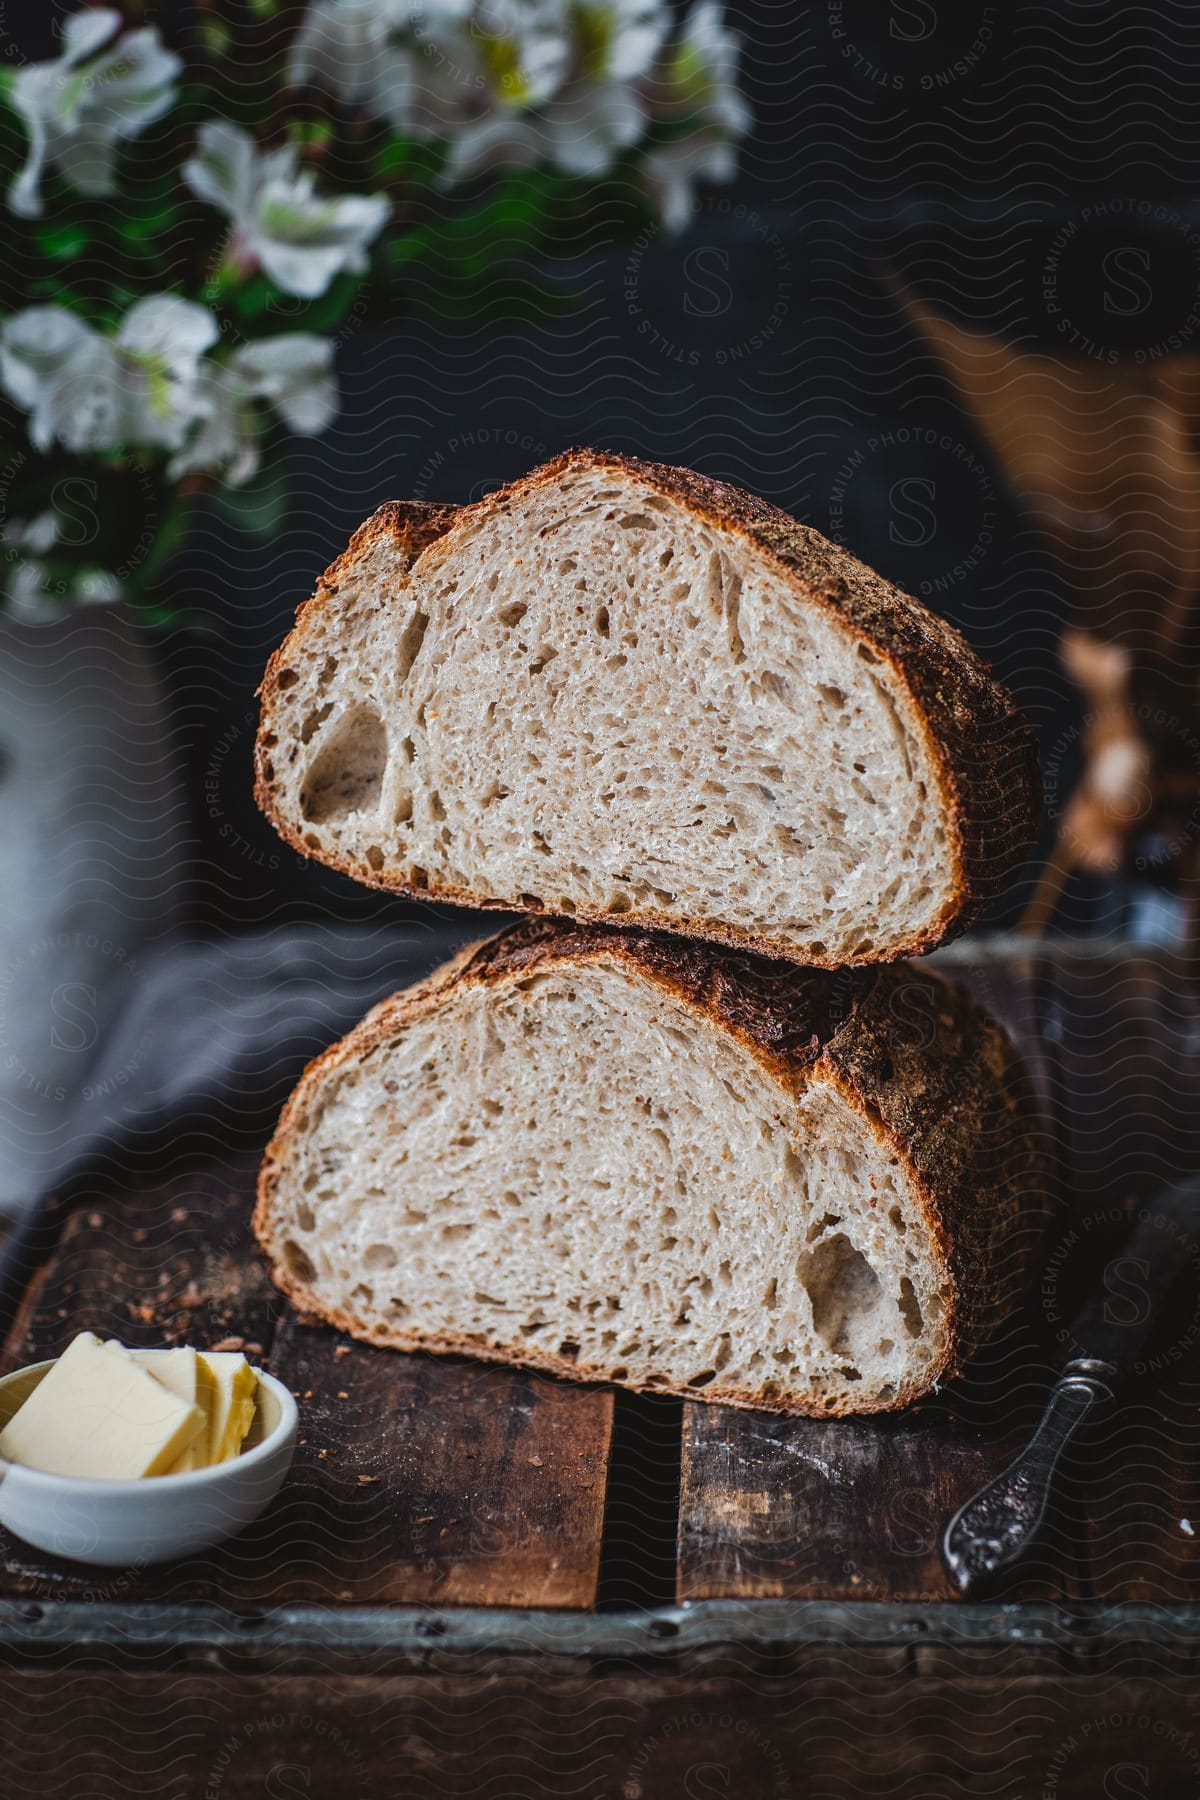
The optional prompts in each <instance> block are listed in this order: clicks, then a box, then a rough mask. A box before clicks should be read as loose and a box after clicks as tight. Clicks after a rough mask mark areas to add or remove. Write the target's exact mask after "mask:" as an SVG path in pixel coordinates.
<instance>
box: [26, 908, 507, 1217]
mask: <svg viewBox="0 0 1200 1800" xmlns="http://www.w3.org/2000/svg"><path fill="white" fill-rule="evenodd" d="M480 935H482V934H481V932H480V930H479V921H478V919H477V918H475V917H474V916H473V915H470V914H467V913H464V914H462V915H461V922H459V920H457V919H456V920H455V921H454V922H453V923H452V924H450V925H446V924H445V923H443V922H442V921H441V920H440V919H436V918H434V917H433V916H432V915H431V916H430V917H429V918H428V919H418V920H414V921H410V922H408V923H406V924H400V925H391V926H387V927H381V926H363V927H327V926H290V927H286V928H281V929H279V930H275V931H270V932H263V933H257V934H253V935H249V936H245V937H238V938H229V939H223V940H212V941H206V942H197V941H175V942H169V941H168V942H166V943H164V944H163V945H162V946H161V947H160V948H159V949H157V950H155V951H153V952H151V953H149V954H148V955H147V956H146V957H144V958H143V959H142V961H141V963H140V965H139V966H138V968H137V969H136V970H135V971H133V972H131V973H130V975H129V977H128V979H127V981H126V982H125V983H124V985H123V986H122V985H117V986H116V987H114V989H113V990H111V991H110V994H109V1008H110V1010H109V1013H108V1015H107V1016H106V1017H105V1019H104V1020H103V1021H102V1029H101V1031H100V1035H99V1038H98V1042H97V1045H96V1049H95V1053H94V1055H93V1057H92V1058H91V1059H90V1060H89V1062H88V1064H87V1067H86V1070H85V1071H84V1075H83V1078H82V1079H81V1080H80V1082H79V1083H78V1085H77V1091H76V1094H75V1095H74V1097H73V1099H72V1101H71V1103H70V1104H69V1105H67V1106H65V1107H64V1108H63V1109H62V1112H61V1116H60V1117H57V1118H54V1119H53V1120H51V1121H50V1122H48V1121H47V1116H46V1112H45V1107H44V1104H43V1103H42V1101H41V1100H38V1101H37V1102H36V1103H35V1102H34V1101H33V1100H32V1099H31V1102H30V1105H29V1106H28V1107H27V1108H25V1109H24V1110H23V1109H22V1106H21V1103H20V1099H19V1097H18V1099H17V1100H16V1101H12V1100H7V1099H6V1100H5V1102H4V1106H3V1110H4V1112H5V1113H6V1114H7V1115H8V1116H7V1118H6V1119H5V1121H4V1128H5V1129H6V1130H15V1131H16V1132H18V1133H19V1132H21V1131H22V1130H26V1131H28V1130H31V1129H33V1130H37V1131H38V1132H39V1133H40V1134H41V1136H42V1139H43V1143H42V1148H43V1150H45V1151H47V1152H48V1154H47V1155H45V1156H44V1158H43V1161H44V1162H45V1165H46V1166H47V1167H48V1168H49V1169H50V1171H51V1173H50V1177H49V1180H48V1183H47V1191H55V1190H61V1188H62V1187H63V1186H64V1185H65V1184H68V1183H70V1182H71V1181H73V1180H74V1179H76V1178H77V1177H78V1176H79V1175H80V1174H81V1172H83V1171H85V1170H86V1169H87V1168H88V1167H89V1165H91V1164H93V1163H95V1162H97V1161H99V1160H106V1161H107V1160H111V1159H112V1158H114V1157H116V1158H119V1157H121V1156H122V1155H123V1154H125V1153H137V1152H145V1151H148V1150H151V1149H153V1148H154V1146H155V1145H157V1144H158V1143H159V1142H160V1140H162V1139H163V1138H164V1137H166V1138H173V1137H177V1136H179V1137H182V1136H184V1135H196V1134H198V1135H199V1136H201V1137H207V1138H210V1139H212V1140H213V1149H214V1154H217V1155H225V1156H228V1155H230V1154H236V1153H237V1152H239V1151H251V1150H253V1149H255V1148H256V1147H257V1146H258V1145H259V1144H261V1142H262V1141H263V1139H264V1137H265V1136H266V1134H267V1132H268V1131H269V1129H270V1126H271V1124H272V1122H273V1119H274V1117H275V1115H276V1114H277V1112H278V1110H279V1107H280V1106H281V1104H282V1102H283V1100H284V1099H285V1098H286V1096H287V1094H288V1092H289V1090H290V1089H291V1087H292V1085H293V1084H294V1082H295V1081H296V1078H297V1077H298V1075H299V1074H300V1071H301V1070H302V1069H303V1067H304V1065H305V1063H306V1062H308V1061H309V1060H310V1059H311V1058H312V1057H314V1056H316V1055H317V1054H318V1053H319V1052H320V1051H321V1050H323V1049H324V1048H325V1047H326V1045H328V1044H329V1043H331V1042H332V1041H333V1040H334V1039H335V1038H337V1037H339V1036H341V1034H342V1033H343V1032H345V1031H347V1030H348V1029H349V1027H350V1026H351V1025H353V1024H355V1023H356V1022H357V1020H359V1019H360V1018H361V1017H362V1015H363V1014H364V1013H365V1012H366V1011H367V1010H368V1008H369V1007H371V1006H373V1005H374V1004H375V1002H376V1001H378V1000H381V999H383V998H384V997H385V996H386V995H388V994H390V993H393V992H395V990H396V989H397V988H401V987H405V986H407V984H408V983H409V982H411V981H415V980H417V979H418V978H419V977H420V976H422V975H424V974H426V973H428V971H429V970H430V969H432V968H434V967H436V965H437V964H438V963H439V962H441V961H443V960H444V959H445V958H446V957H447V956H449V955H451V954H452V953H453V951H454V950H455V949H456V948H457V947H458V946H459V945H460V944H462V943H466V942H469V941H470V939H471V938H473V937H478V936H480ZM47 1133H52V1134H53V1136H52V1141H51V1142H49V1143H47V1142H46V1134H47ZM37 1198H38V1196H37V1195H35V1194H33V1193H30V1194H29V1195H28V1196H27V1197H25V1199H26V1204H32V1203H33V1202H34V1201H35V1200H36V1199H37Z"/></svg>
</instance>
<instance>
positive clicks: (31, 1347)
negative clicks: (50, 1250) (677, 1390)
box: [0, 1165, 612, 1607]
mask: <svg viewBox="0 0 1200 1800" xmlns="http://www.w3.org/2000/svg"><path fill="white" fill-rule="evenodd" d="M252 1176H253V1170H252V1168H251V1167H250V1166H249V1165H242V1166H241V1167H239V1168H238V1169H236V1170H234V1171H232V1172H230V1171H224V1170H214V1169H211V1168H210V1169H206V1170H202V1171H200V1172H198V1173H195V1174H192V1175H183V1174H181V1175H179V1176H177V1177H176V1178H174V1179H173V1180H172V1181H171V1182H170V1183H169V1184H168V1185H167V1187H166V1188H165V1189H164V1190H162V1191H157V1190H150V1191H146V1192H143V1193H138V1194H126V1195H122V1196H121V1197H119V1198H117V1199H111V1198H107V1199H106V1198H99V1197H98V1198H97V1200H96V1202H95V1204H94V1205H87V1204H85V1205H84V1206H83V1208H82V1209H81V1210H80V1211H79V1212H78V1213H76V1214H75V1215H74V1216H73V1217H72V1219H71V1220H70V1222H69V1224H68V1226H67V1229H66V1231H65V1233H64V1235H63V1238H62V1240H61V1243H60V1245H59V1247H58V1250H57V1252H56V1253H55V1255H54V1257H53V1259H52V1261H51V1263H50V1264H49V1266H48V1267H47V1268H46V1269H45V1270H44V1271H43V1272H42V1275H41V1278H40V1280H39V1281H38V1283H37V1284H36V1292H35V1294H34V1295H33V1296H32V1298H31V1300H30V1303H29V1304H28V1306H27V1307H26V1308H24V1309H23V1312H22V1317H21V1319H20V1321H19V1323H18V1326H17V1328H16V1330H15V1331H14V1333H13V1334H12V1337H11V1339H10V1342H9V1344H8V1345H7V1346H6V1349H5V1358H6V1364H7V1366H8V1367H16V1366H19V1365H20V1364H22V1363H26V1362H33V1361H37V1360H39V1359H41V1358H43V1357H46V1356H52V1355H56V1354H58V1352H59V1351H61V1350H62V1348H63V1347H64V1346H65V1345H66V1344H67V1343H68V1342H69V1341H70V1339H71V1338H72V1337H73V1336H74V1334H75V1332H76V1331H79V1330H84V1329H89V1330H95V1331H98V1332H101V1333H103V1334H106V1335H112V1336H115V1337H118V1338H120V1339H121V1340H122V1341H124V1342H126V1343H130V1344H141V1345H150V1344H157V1343H163V1342H171V1341H175V1342H184V1341H186V1342H189V1343H194V1344H196V1345H197V1346H198V1347H201V1348H203V1347H206V1346H207V1347H211V1346H213V1345H214V1344H215V1343H218V1342H220V1343H226V1344H229V1345H234V1346H237V1345H241V1346H244V1347H245V1348H246V1349H247V1351H248V1352H249V1353H250V1355H251V1356H252V1357H253V1358H254V1359H255V1360H257V1361H262V1362H264V1363H266V1365H267V1366H268V1367H270V1368H272V1369H273V1370H274V1371H275V1372H276V1373H278V1374H279V1375H280V1377H281V1379H283V1380H285V1381H287V1382H288V1383H289V1385H290V1386H291V1387H292V1388H293V1389H294V1390H295V1392H296V1394H297V1397H298V1399H299V1402H300V1408H301V1419H302V1427H301V1438H302V1442H301V1445H300V1447H299V1450H298V1454H297V1460H296V1463H295V1465H294V1469H293V1473H292V1476H291V1477H290V1478H289V1482H288V1484H287V1486H286V1487H285V1490H284V1492H283V1494H281V1496H280V1498H279V1500H278V1501H277V1502H276V1504H275V1506H274V1507H273V1508H272V1509H271V1510H270V1511H269V1512H268V1514H267V1515H266V1516H265V1517H264V1518H263V1519H262V1520H260V1521H259V1522H258V1524H257V1525H255V1526H253V1527H252V1528H251V1529H250V1530H249V1531H248V1532H244V1533H242V1534H241V1535H240V1536H239V1537H238V1538H236V1539H234V1540H232V1541H230V1542H229V1543H227V1544H226V1545H224V1546H222V1547H220V1548H218V1549H217V1550H215V1551H213V1552H212V1553H211V1554H208V1555H205V1556H201V1557H193V1558H189V1559H188V1560H187V1561H185V1562H181V1563H177V1564H172V1565H167V1566H166V1567H162V1568H143V1567H136V1566H135V1567H132V1568H130V1569H125V1570H116V1571H95V1570H89V1569H86V1568H83V1567H81V1566H80V1565H77V1564H73V1563H69V1562H66V1561H63V1560H59V1559H54V1558H48V1557H45V1556H42V1555H41V1554H39V1553H38V1552H35V1551H32V1550H29V1549H27V1548H26V1547H25V1546H23V1545H21V1544H19V1543H18V1542H17V1541H16V1540H15V1539H11V1538H9V1539H8V1540H7V1541H6V1543H5V1546H4V1558H3V1563H2V1565H0V1594H6V1595H13V1596H15V1595H22V1596H26V1597H37V1598H44V1597H46V1596H47V1595H51V1594H52V1595H54V1596H55V1597H57V1598H60V1599H70V1598H76V1597H79V1596H81V1595H85V1594H88V1595H96V1596H98V1597H104V1596H108V1597H112V1598H120V1599H123V1600H139V1599H144V1600H155V1601H161V1602H172V1603H184V1602H188V1601H196V1600H208V1601H215V1602H218V1603H220V1604H223V1605H228V1606H235V1607H245V1606H248V1605H254V1606H257V1605H268V1604H270V1605H283V1604H288V1603H296V1604H298V1603H301V1602H303V1601H306V1600H308V1601H313V1600H316V1601H319V1602H320V1603H321V1604H326V1605H339V1604H341V1605H360V1604H364V1603H366V1602H372V1603H375V1604H389V1603H392V1604H397V1605H398V1604H421V1603H425V1602H428V1601H437V1602H440V1603H444V1604H466V1603H476V1604H494V1605H511V1606H580V1607H585V1606H590V1605H591V1604H592V1603H593V1602H594V1599H595V1593H596V1581H597V1574H598V1568H599V1561H600V1541H601V1534H602V1527H603V1516H604V1496H605V1483H606V1475H607V1458H608V1449H609V1440H610V1434H611V1426H612V1398H611V1395H609V1394H607V1393H604V1392H601V1391H599V1390H597V1389H583V1388H573V1387H570V1386H568V1385H566V1384H563V1383H557V1382H551V1381H546V1380H538V1379H535V1378H533V1377H531V1376H528V1375H526V1374H523V1373H520V1372H517V1371H510V1370H505V1369H497V1368H485V1367H482V1366H480V1365H475V1364H470V1363H466V1362H463V1361H461V1360H458V1359H445V1358H441V1359H439V1358H431V1357H409V1356H402V1355H400V1354H398V1353H395V1352H390V1351H382V1350H371V1349H369V1348H367V1347H365V1346H362V1345H357V1344H352V1343H351V1342H350V1341H349V1340H348V1339H340V1338H338V1336H337V1335H336V1334H335V1333H333V1332H328V1331H323V1330H313V1329H306V1328H304V1327H301V1326H299V1325H298V1324H297V1323H296V1322H295V1320H294V1319H293V1318H292V1317H291V1315H290V1313H286V1312H285V1309H284V1306H283V1302H282V1301H281V1299H280V1297H279V1295H278V1294H277V1293H276V1292H275V1290H274V1288H272V1287H271V1285H270V1283H269V1281H268V1280H267V1276H266V1272H265V1269H264V1267H263V1264H262V1261H261V1259H260V1257H259V1256H258V1253H257V1251H256V1250H255V1249H254V1248H253V1246H252V1244H251V1242H250V1237H249V1213H250V1205H251V1190H252ZM281 1315H282V1316H283V1323H282V1325H281V1326H280V1328H279V1329H278V1330H276V1319H277V1317H278V1316H281Z"/></svg>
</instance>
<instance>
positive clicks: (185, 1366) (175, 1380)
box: [104, 1344, 214, 1475]
mask: <svg viewBox="0 0 1200 1800" xmlns="http://www.w3.org/2000/svg"><path fill="white" fill-rule="evenodd" d="M104 1347H105V1349H106V1350H116V1351H118V1352H120V1350H121V1346H120V1344H106V1345H105V1346H104ZM129 1354H130V1355H131V1356H132V1357H133V1360H134V1362H135V1363H137V1365H138V1367H139V1368H142V1369H145V1370H146V1371H147V1373H148V1374H150V1375H153V1377H154V1379H155V1381H158V1382H161V1384H162V1386H163V1387H165V1388H166V1389H167V1391H168V1393H172V1394H174V1395H175V1396H176V1398H177V1399H180V1400H186V1401H187V1403H188V1405H189V1406H198V1407H199V1408H200V1410H201V1412H202V1413H203V1414H204V1430H203V1431H202V1432H201V1433H200V1436H199V1437H198V1438H197V1439H196V1441H195V1443H194V1444H190V1445H189V1446H188V1448H187V1449H186V1450H185V1451H184V1452H183V1455H182V1456H181V1457H180V1458H179V1460H178V1461H177V1462H174V1463H172V1464H171V1467H170V1468H169V1469H168V1470H167V1471H166V1473H167V1474H168V1475H185V1474H187V1473H188V1471H189V1470H191V1469H206V1468H207V1467H208V1432H209V1420H210V1418H211V1416H212V1400H213V1395H214V1389H213V1378H212V1375H211V1373H210V1371H209V1368H208V1365H207V1363H205V1362H204V1361H203V1359H202V1358H201V1357H199V1356H198V1355H197V1354H196V1352H195V1351H194V1350H193V1349H191V1348H190V1346H186V1345H185V1346H181V1347H180V1348H179V1349H177V1350H131V1351H130V1352H129Z"/></svg>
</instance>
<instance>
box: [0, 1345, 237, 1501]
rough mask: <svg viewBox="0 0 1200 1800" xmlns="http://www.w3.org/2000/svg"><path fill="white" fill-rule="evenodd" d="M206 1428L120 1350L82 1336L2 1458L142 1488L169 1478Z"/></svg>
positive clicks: (17, 1425) (16, 1420)
mask: <svg viewBox="0 0 1200 1800" xmlns="http://www.w3.org/2000/svg"><path fill="white" fill-rule="evenodd" d="M206 1423H207V1419H206V1415H205V1413H204V1410H203V1408H201V1407H199V1406H196V1405H195V1404H193V1403H192V1402H190V1401H188V1400H186V1399H183V1398H181V1397H180V1395H178V1394H176V1393H172V1392H171V1391H170V1389H169V1388H168V1387H167V1386H166V1385H165V1384H164V1383H162V1382H160V1381H156V1380H155V1379H154V1377H153V1375H151V1374H149V1372H148V1371H147V1370H146V1369H145V1368H142V1367H140V1366H139V1365H138V1363H137V1362H136V1361H135V1359H134V1357H133V1356H132V1355H131V1353H130V1352H129V1351H128V1350H125V1349H123V1348H122V1346H121V1345H120V1344H102V1343H101V1342H100V1339H99V1338H98V1337H96V1336H95V1335H94V1334H93V1333H92V1332H90V1331H83V1332H80V1334H79V1336H78V1337H77V1338H76V1339H75V1340H74V1342H73V1343H71V1344H70V1345H69V1346H68V1348H67V1349H66V1350H65V1351H64V1352H63V1354H62V1355H61V1356H60V1357H59V1359H58V1361H57V1362H56V1363H55V1364H54V1367H53V1368H52V1369H49V1370H47V1372H46V1374H45V1375H44V1376H43V1377H42V1379H41V1381H40V1382H39V1383H38V1385H37V1387H36V1388H35V1389H34V1390H33V1392H32V1394H30V1396H29V1398H28V1399H27V1400H26V1401H25V1403H24V1405H23V1406H21V1407H19V1408H18V1410H17V1411H16V1413H14V1415H13V1417H12V1418H11V1419H10V1420H9V1422H8V1424H7V1425H6V1426H5V1428H4V1430H3V1431H2V1432H0V1456H6V1457H8V1459H9V1460H10V1461H11V1462H18V1463H25V1464H26V1465H27V1466H28V1467H29V1468H32V1469H45V1470H46V1471H47V1472H48V1473H49V1474H51V1475H80V1476H86V1477H90V1478H93V1479H99V1480H107V1481H127V1480H136V1479H137V1478H139V1477H141V1476H144V1475H161V1474H164V1473H165V1472H166V1470H168V1469H169V1468H171V1467H172V1465H173V1464H175V1463H177V1462H178V1460H179V1458H180V1457H181V1456H182V1455H183V1454H184V1452H185V1451H186V1450H188V1449H189V1448H190V1447H191V1445H192V1444H193V1443H195V1442H196V1440H197V1439H198V1438H199V1437H200V1435H201V1433H202V1432H203V1431H204V1429H205V1425H206Z"/></svg>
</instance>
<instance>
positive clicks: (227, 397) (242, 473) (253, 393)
mask: <svg viewBox="0 0 1200 1800" xmlns="http://www.w3.org/2000/svg"><path fill="white" fill-rule="evenodd" d="M261 400H265V401H267V403H268V404H269V405H270V406H273V407H274V409H275V411H276V412H277V413H278V414H279V416H280V418H281V419H282V420H283V422H284V424H285V425H287V426H288V427H289V428H290V429H291V430H292V431H295V432H298V433H299V434H300V435H301V436H304V437H314V436H316V435H317V434H318V433H319V432H322V431H324V429H325V427H326V426H327V425H328V424H329V423H330V421H331V420H332V419H333V417H334V414H335V413H336V412H337V407H338V391H337V383H336V381H335V380H334V376H333V345H332V344H331V343H330V342H329V341H328V340H327V339H326V338H320V337H314V336H312V335H311V334H310V333H308V332H303V331H294V332H287V333H284V334H283V335H282V336H280V337H275V338H264V339H263V341H262V342H261V343H258V344H247V345H246V346H245V347H244V348H243V349H241V350H237V351H235V352H234V354H233V355H232V356H231V357H230V358H229V359H228V361H226V362H223V363H216V362H209V363H208V364H207V365H206V367H205V369H204V371H203V388H202V399H201V404H200V408H199V411H198V423H197V429H196V430H195V432H194V433H193V434H192V436H191V437H190V438H189V440H188V442H187V443H186V444H185V445H184V446H183V448H182V449H181V450H180V451H179V452H178V454H177V455H176V456H174V457H173V458H172V460H171V462H170V464H169V466H168V470H167V473H168V474H169V475H170V476H171V478H172V480H178V479H179V477H180V476H182V475H186V474H188V473H189V472H190V471H192V470H194V469H198V470H204V471H206V472H208V473H216V474H220V476H221V477H222V479H223V480H224V481H225V482H226V483H227V485H228V486H230V487H238V486H240V485H241V483H242V482H244V481H248V480H249V479H250V477H251V475H253V473H254V471H255V469H256V468H257V467H258V424H259V415H258V409H257V406H256V402H258V401H261Z"/></svg>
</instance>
